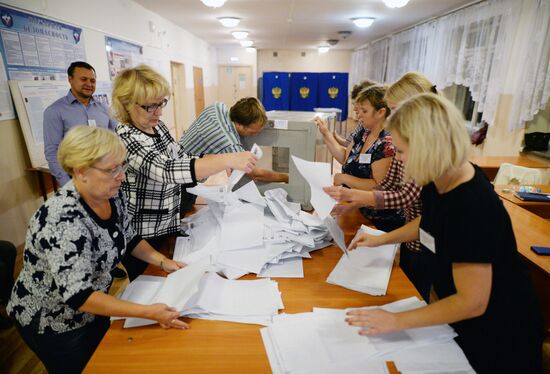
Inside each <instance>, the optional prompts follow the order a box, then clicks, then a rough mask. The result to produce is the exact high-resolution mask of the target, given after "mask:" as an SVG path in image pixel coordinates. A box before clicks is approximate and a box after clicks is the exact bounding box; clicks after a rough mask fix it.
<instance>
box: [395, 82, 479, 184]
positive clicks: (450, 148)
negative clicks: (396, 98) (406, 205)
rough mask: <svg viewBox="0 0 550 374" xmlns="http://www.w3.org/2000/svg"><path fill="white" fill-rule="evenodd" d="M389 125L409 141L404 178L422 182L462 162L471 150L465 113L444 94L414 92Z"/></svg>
mask: <svg viewBox="0 0 550 374" xmlns="http://www.w3.org/2000/svg"><path fill="white" fill-rule="evenodd" d="M387 129H388V130H389V131H390V132H391V133H392V134H394V135H395V134H396V133H397V135H398V136H400V137H401V138H402V139H403V140H404V141H405V142H406V143H407V144H408V145H409V154H408V157H407V162H406V166H405V179H411V177H413V178H414V180H415V182H416V183H417V184H419V185H421V186H422V185H426V184H428V183H430V182H432V181H434V180H435V179H437V178H439V177H440V176H442V175H443V174H444V173H445V172H446V171H448V170H449V169H451V168H453V167H458V166H460V165H461V164H462V163H464V162H465V161H466V160H467V159H468V156H469V153H470V147H471V145H470V138H469V137H468V133H467V131H466V127H465V126H464V119H463V117H462V114H461V113H460V112H459V111H458V109H457V108H456V107H455V106H454V104H453V103H451V102H450V101H449V100H447V99H445V98H444V97H443V96H442V95H436V94H433V93H424V94H420V95H416V96H413V97H412V98H410V99H409V100H407V101H405V102H404V103H402V104H401V106H400V107H399V109H397V111H396V112H395V113H393V114H392V115H391V116H390V118H389V119H388V123H387Z"/></svg>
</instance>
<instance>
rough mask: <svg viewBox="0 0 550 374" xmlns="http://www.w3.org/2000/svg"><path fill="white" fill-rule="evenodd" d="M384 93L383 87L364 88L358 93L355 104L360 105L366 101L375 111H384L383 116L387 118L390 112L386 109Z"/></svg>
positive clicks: (384, 88)
mask: <svg viewBox="0 0 550 374" xmlns="http://www.w3.org/2000/svg"><path fill="white" fill-rule="evenodd" d="M385 93H386V87H385V86H382V85H376V86H370V87H369V88H366V89H364V90H362V91H361V92H359V95H357V99H356V100H355V102H356V103H357V104H362V103H363V102H365V101H368V102H369V103H370V104H371V105H372V106H373V107H374V109H375V110H377V111H378V110H380V109H385V110H386V112H385V116H386V117H388V116H389V115H390V113H391V110H390V108H389V107H388V103H387V102H386V99H385V98H384V95H385Z"/></svg>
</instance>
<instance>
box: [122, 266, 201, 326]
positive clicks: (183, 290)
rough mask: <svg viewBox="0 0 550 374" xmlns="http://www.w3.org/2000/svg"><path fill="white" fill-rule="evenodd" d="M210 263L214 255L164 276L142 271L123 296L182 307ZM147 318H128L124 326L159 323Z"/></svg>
mask: <svg viewBox="0 0 550 374" xmlns="http://www.w3.org/2000/svg"><path fill="white" fill-rule="evenodd" d="M209 265H210V258H204V259H202V260H200V261H197V262H195V263H193V264H189V265H187V266H186V267H184V268H183V269H180V270H178V271H175V272H173V273H171V274H169V275H168V276H167V277H166V278H164V277H153V276H146V275H140V276H139V277H137V278H136V279H135V280H134V281H132V283H130V284H129V285H128V287H127V288H126V290H124V293H123V294H122V296H121V297H120V298H121V299H122V300H127V301H131V302H134V303H138V304H155V303H164V304H166V305H168V306H171V307H174V308H176V309H177V310H178V311H180V312H181V311H182V310H183V307H184V306H185V304H186V303H187V301H188V300H189V299H190V298H191V296H193V295H194V294H195V293H196V292H197V291H198V289H199V282H200V280H201V278H202V276H203V275H204V273H205V271H206V269H207V267H208V266H209ZM155 323H157V321H152V320H148V319H143V318H127V319H126V322H125V323H124V327H125V328H126V327H137V326H145V325H151V324H155Z"/></svg>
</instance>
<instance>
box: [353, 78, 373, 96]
mask: <svg viewBox="0 0 550 374" xmlns="http://www.w3.org/2000/svg"><path fill="white" fill-rule="evenodd" d="M375 84H378V83H376V82H374V81H369V80H364V81H362V82H359V83H357V84H356V85H354V86H353V88H352V89H351V94H350V97H351V99H352V100H355V99H357V96H359V92H361V91H363V90H364V89H367V88H369V87H370V86H374V85H375Z"/></svg>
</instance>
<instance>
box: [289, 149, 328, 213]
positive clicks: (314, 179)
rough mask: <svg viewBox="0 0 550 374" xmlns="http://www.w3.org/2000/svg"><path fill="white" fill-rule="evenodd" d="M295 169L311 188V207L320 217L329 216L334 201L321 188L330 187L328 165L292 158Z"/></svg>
mask: <svg viewBox="0 0 550 374" xmlns="http://www.w3.org/2000/svg"><path fill="white" fill-rule="evenodd" d="M292 160H293V161H294V164H295V165H296V168H297V169H298V171H299V172H300V174H302V176H303V177H304V179H305V180H306V181H307V183H308V184H309V187H310V188H311V205H313V207H314V208H315V212H317V214H318V215H319V216H320V217H321V218H325V217H328V216H330V212H331V210H332V208H333V207H334V205H336V200H334V199H333V198H332V197H330V196H329V195H327V194H326V193H325V192H324V191H323V187H327V186H332V178H331V176H330V164H328V163H325V162H311V161H306V160H302V159H301V158H298V157H296V156H292Z"/></svg>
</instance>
